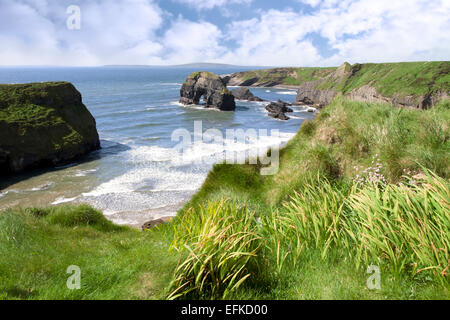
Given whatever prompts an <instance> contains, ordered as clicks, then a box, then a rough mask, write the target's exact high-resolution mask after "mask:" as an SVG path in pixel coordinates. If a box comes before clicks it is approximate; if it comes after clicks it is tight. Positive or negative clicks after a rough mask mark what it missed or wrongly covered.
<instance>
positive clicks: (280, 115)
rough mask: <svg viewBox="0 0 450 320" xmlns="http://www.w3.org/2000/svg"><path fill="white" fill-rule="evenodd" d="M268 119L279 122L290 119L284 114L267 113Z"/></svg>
mask: <svg viewBox="0 0 450 320" xmlns="http://www.w3.org/2000/svg"><path fill="white" fill-rule="evenodd" d="M269 117H272V118H275V119H279V120H289V119H290V118H289V117H288V116H287V115H285V114H284V113H269Z"/></svg>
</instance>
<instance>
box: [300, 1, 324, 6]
mask: <svg viewBox="0 0 450 320" xmlns="http://www.w3.org/2000/svg"><path fill="white" fill-rule="evenodd" d="M296 1H297V2H300V3H304V4H309V5H310V6H311V7H317V5H318V4H319V3H320V2H321V0H296Z"/></svg>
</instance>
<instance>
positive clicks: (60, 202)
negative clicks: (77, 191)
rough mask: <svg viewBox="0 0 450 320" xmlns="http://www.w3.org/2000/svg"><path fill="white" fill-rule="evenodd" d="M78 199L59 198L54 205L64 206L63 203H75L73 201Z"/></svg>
mask: <svg viewBox="0 0 450 320" xmlns="http://www.w3.org/2000/svg"><path fill="white" fill-rule="evenodd" d="M77 198H78V197H74V198H64V197H59V198H57V199H56V200H55V201H53V202H52V204H53V205H58V204H62V203H68V202H73V201H75V200H77Z"/></svg>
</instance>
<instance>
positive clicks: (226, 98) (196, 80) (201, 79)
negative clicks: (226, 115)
mask: <svg viewBox="0 0 450 320" xmlns="http://www.w3.org/2000/svg"><path fill="white" fill-rule="evenodd" d="M180 96H181V98H180V103H182V104H185V105H189V104H199V103H200V99H201V98H202V97H204V100H205V107H207V108H217V109H219V110H222V111H234V110H235V109H236V103H235V101H234V96H233V94H232V93H231V92H230V91H229V90H228V89H227V86H226V84H225V82H224V81H223V80H222V79H221V78H220V77H219V76H217V75H215V74H213V73H211V72H206V71H203V72H194V73H192V74H191V75H190V76H189V77H188V78H187V79H186V81H185V82H184V84H183V86H182V87H181V90H180Z"/></svg>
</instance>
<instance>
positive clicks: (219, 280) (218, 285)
mask: <svg viewBox="0 0 450 320" xmlns="http://www.w3.org/2000/svg"><path fill="white" fill-rule="evenodd" d="M260 240H261V237H260V235H259V234H258V226H257V222H256V219H255V213H254V212H250V211H249V210H248V209H247V208H245V207H241V208H239V207H237V205H236V203H234V202H230V201H228V200H222V201H220V202H213V203H209V204H208V206H207V207H199V208H198V209H197V208H195V209H191V210H189V211H188V212H186V213H185V214H184V215H183V216H182V217H180V218H179V220H178V221H177V223H175V224H174V241H173V244H172V247H173V248H175V249H176V250H179V251H182V252H183V251H184V252H186V253H187V258H186V259H184V260H183V261H182V262H181V264H179V266H178V267H177V269H176V270H175V280H174V281H173V282H172V284H171V293H170V295H169V299H177V298H183V297H196V298H201V297H208V298H211V297H212V298H226V297H227V296H228V295H229V294H230V293H231V292H233V291H235V290H236V289H237V288H239V287H240V286H241V285H242V284H243V283H244V282H245V281H246V280H247V279H248V278H250V277H251V276H252V275H254V274H255V273H257V268H258V261H257V259H258V252H259V250H260V246H261V241H260Z"/></svg>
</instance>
